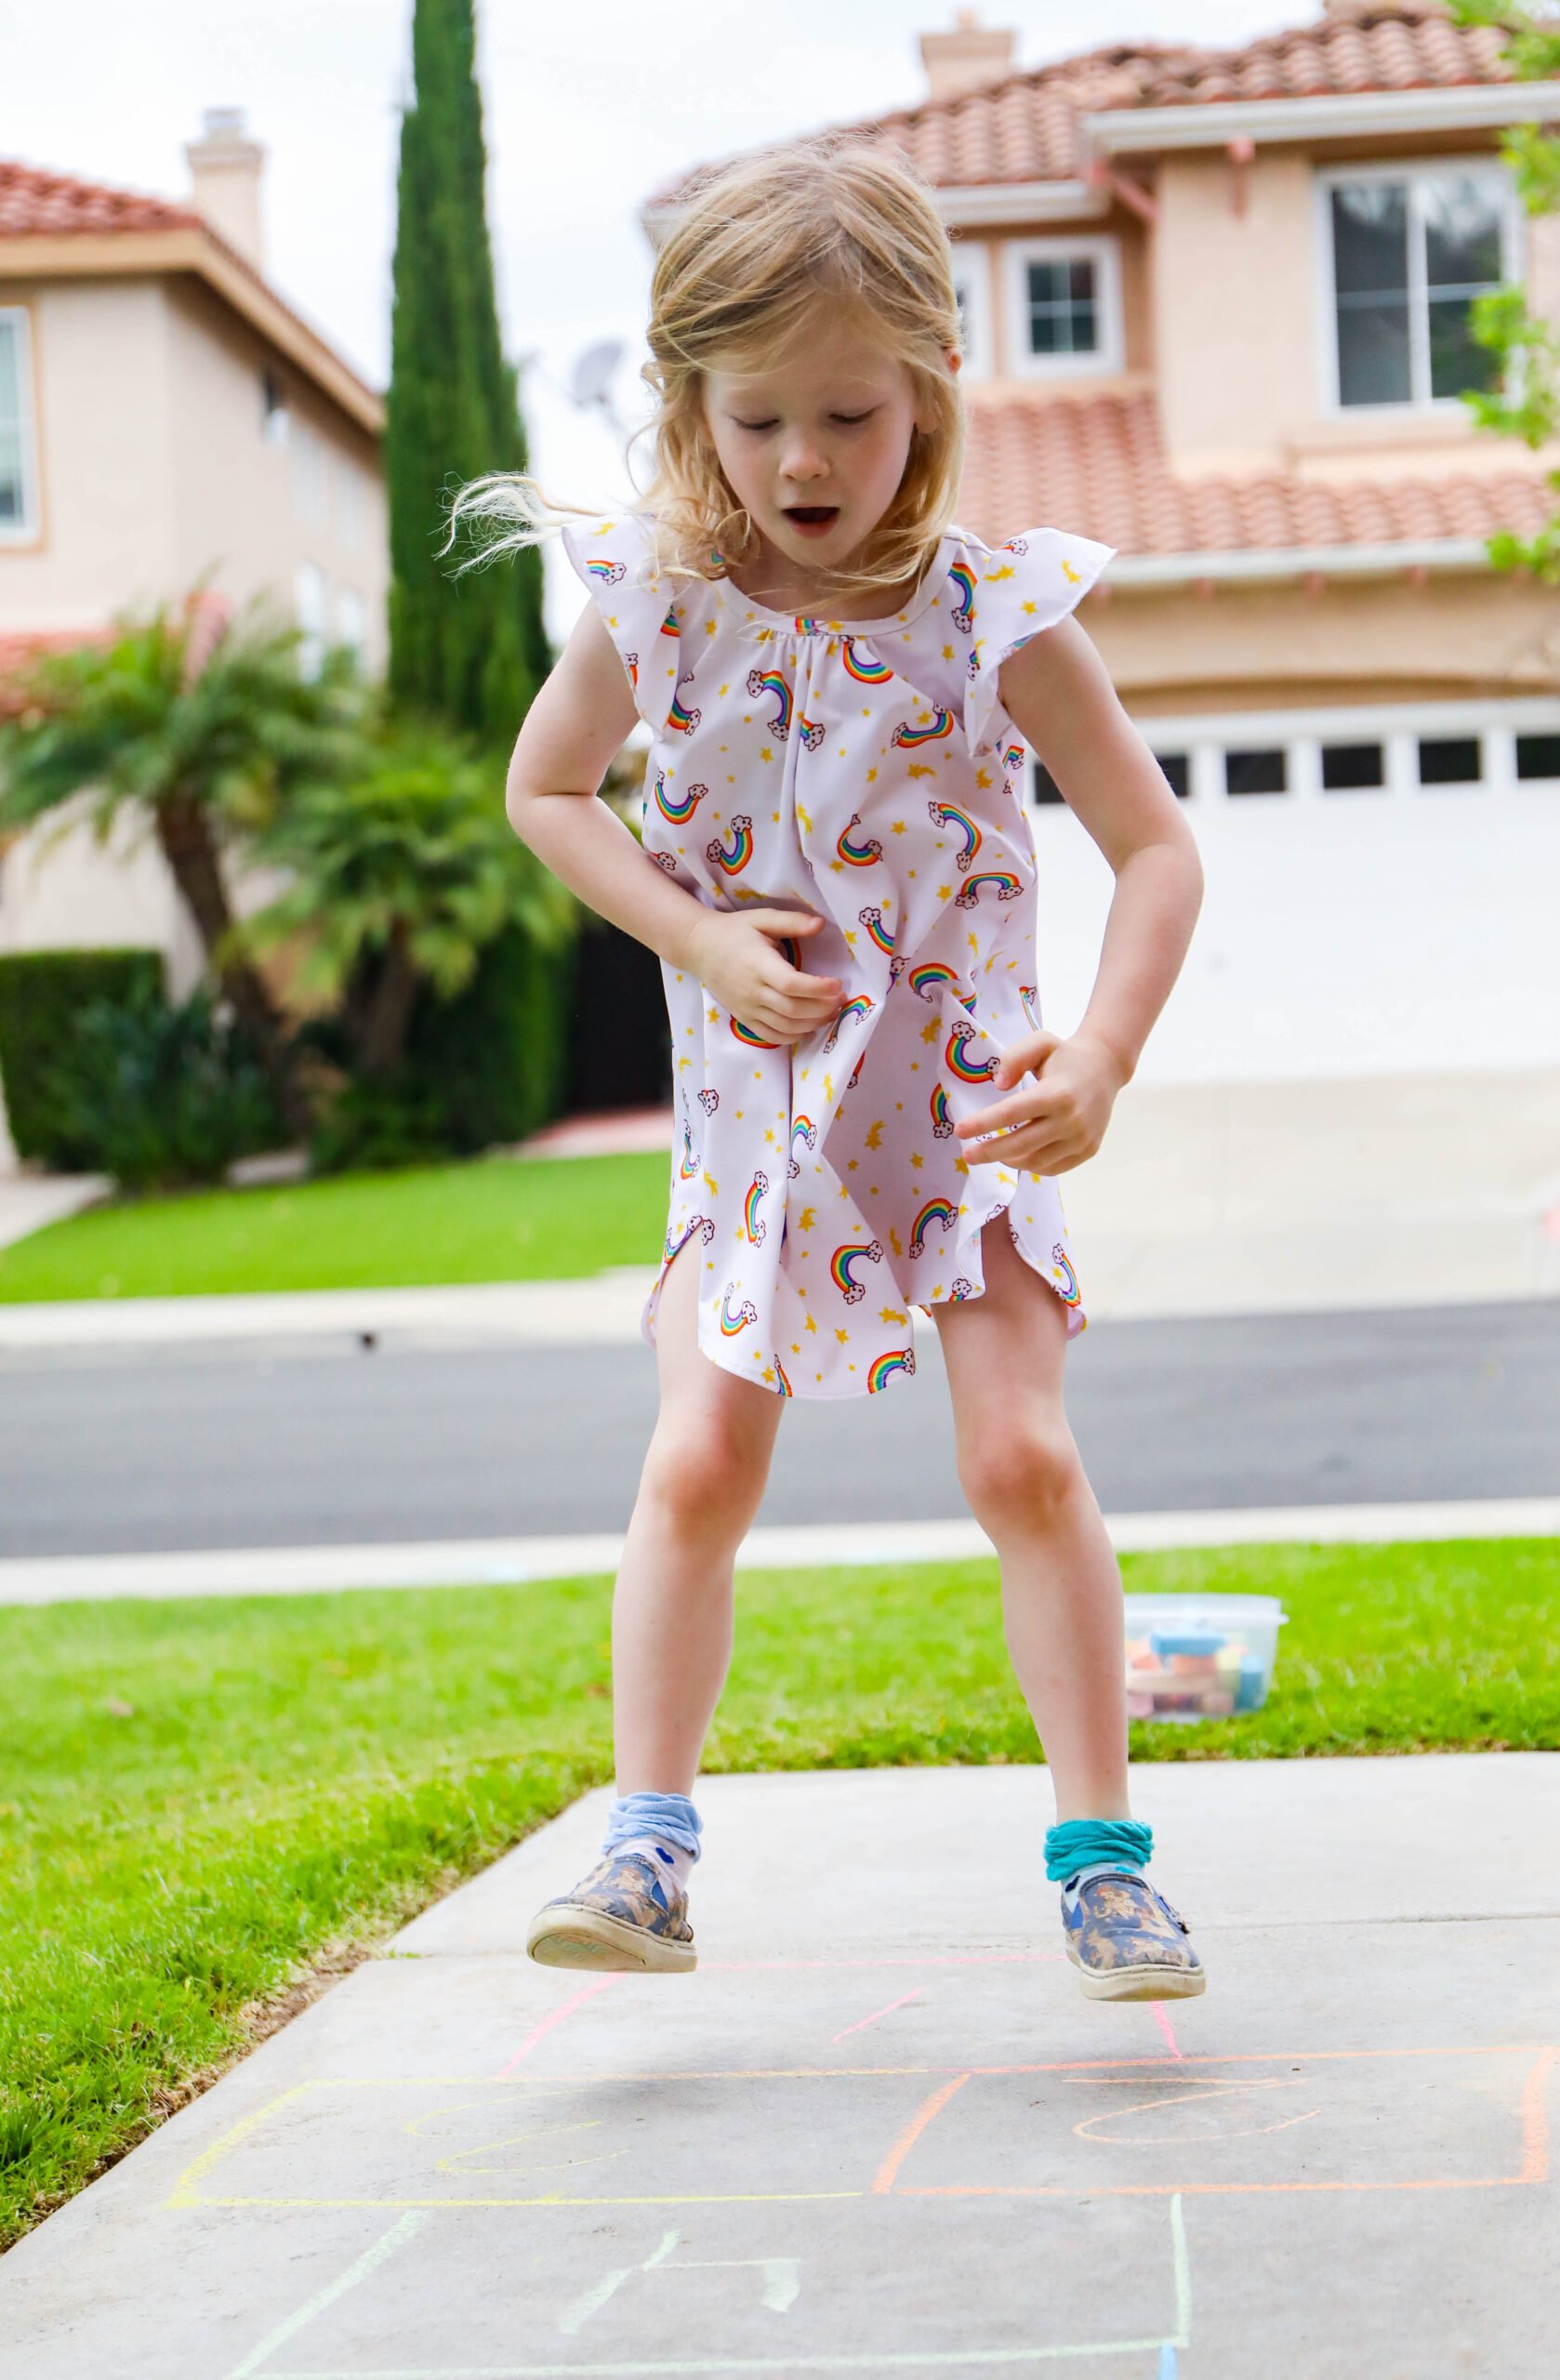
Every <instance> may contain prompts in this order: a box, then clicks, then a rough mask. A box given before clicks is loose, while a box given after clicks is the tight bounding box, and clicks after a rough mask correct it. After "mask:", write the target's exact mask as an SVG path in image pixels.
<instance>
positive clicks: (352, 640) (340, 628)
mask: <svg viewBox="0 0 1560 2380" xmlns="http://www.w3.org/2000/svg"><path fill="white" fill-rule="evenodd" d="M366 616H367V615H366V614H365V613H364V605H363V597H362V596H361V595H360V594H359V593H358V590H357V588H355V587H343V588H342V589H341V591H340V593H339V594H338V595H337V599H336V635H337V642H338V643H341V644H350V646H351V648H352V651H353V652H354V653H355V654H356V655H358V657H359V659H360V660H361V659H362V657H363V648H364V641H365V636H364V630H365V622H366Z"/></svg>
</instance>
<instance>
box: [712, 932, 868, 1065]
mask: <svg viewBox="0 0 1560 2380" xmlns="http://www.w3.org/2000/svg"><path fill="white" fill-rule="evenodd" d="M823 922H824V920H823V919H822V918H819V917H814V916H813V913H812V912H811V911H810V910H807V909H711V910H710V911H709V912H708V913H707V916H705V917H703V918H701V919H699V920H698V922H697V924H696V925H695V926H694V932H693V934H692V936H691V938H690V944H689V953H688V960H689V967H690V971H691V972H693V973H694V974H695V975H697V977H698V979H699V981H700V983H701V984H702V985H704V987H705V989H706V990H707V992H709V993H711V994H712V995H713V997H714V998H716V999H718V1000H719V1001H720V1003H721V1007H722V1008H724V1009H727V1010H729V1011H730V1012H731V1014H732V1015H733V1016H734V1017H735V1018H736V1019H737V1021H738V1023H739V1024H742V1025H749V1026H751V1027H752V1028H753V1030H754V1031H756V1032H759V1033H761V1034H762V1035H763V1036H764V1038H765V1039H766V1040H771V1041H800V1040H802V1039H803V1038H805V1036H806V1035H808V1034H809V1033H813V1032H816V1030H817V1028H818V1026H819V1025H826V1024H827V1023H828V1022H829V1020H830V1018H831V1017H832V1016H833V1015H834V1013H835V1012H836V1010H837V1009H838V1008H839V1003H840V999H841V998H842V996H843V993H844V988H845V987H844V985H843V984H842V983H841V982H840V981H839V977H838V975H809V974H808V973H807V972H805V971H804V970H803V969H801V968H798V967H793V966H792V965H791V964H790V962H789V960H788V959H787V958H786V956H785V953H784V952H783V951H780V950H777V949H776V948H775V946H774V943H775V941H777V940H778V939H779V938H780V937H781V936H782V935H794V936H795V937H796V938H797V939H798V940H799V941H800V940H801V939H802V938H803V937H805V936H806V935H809V934H813V933H816V932H818V931H819V930H820V928H821V927H822V925H823ZM772 936H773V940H772V939H771V937H772Z"/></svg>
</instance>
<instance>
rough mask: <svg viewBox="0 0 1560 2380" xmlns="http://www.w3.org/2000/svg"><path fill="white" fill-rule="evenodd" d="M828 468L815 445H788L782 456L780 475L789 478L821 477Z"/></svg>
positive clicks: (799, 479)
mask: <svg viewBox="0 0 1560 2380" xmlns="http://www.w3.org/2000/svg"><path fill="white" fill-rule="evenodd" d="M827 469H828V465H827V464H826V462H825V460H824V458H823V456H821V455H820V454H819V452H818V450H817V448H816V447H815V446H803V445H798V446H787V448H786V449H785V450H784V452H783V453H782V455H781V457H780V475H781V477H782V478H783V479H787V480H797V481H799V482H800V481H803V480H815V479H821V478H822V476H823V474H824V472H825V471H826V470H827Z"/></svg>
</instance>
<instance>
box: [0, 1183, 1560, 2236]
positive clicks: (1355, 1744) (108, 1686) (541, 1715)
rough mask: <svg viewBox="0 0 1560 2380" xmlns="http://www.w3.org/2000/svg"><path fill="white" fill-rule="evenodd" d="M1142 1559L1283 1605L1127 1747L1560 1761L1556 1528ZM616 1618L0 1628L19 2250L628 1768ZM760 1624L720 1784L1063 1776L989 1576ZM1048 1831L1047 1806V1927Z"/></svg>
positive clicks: (471, 1612) (484, 1598)
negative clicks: (427, 1914)
mask: <svg viewBox="0 0 1560 2380" xmlns="http://www.w3.org/2000/svg"><path fill="white" fill-rule="evenodd" d="M559 1170H560V1171H561V1172H562V1171H566V1170H568V1169H565V1168H562V1167H561V1168H560V1169H559ZM1122 1567H1123V1570H1124V1574H1125V1577H1126V1581H1127V1585H1128V1588H1129V1590H1130V1591H1132V1592H1139V1593H1141V1592H1145V1591H1158V1590H1165V1589H1171V1590H1174V1589H1203V1590H1207V1589H1210V1588H1220V1589H1250V1590H1260V1591H1264V1592H1267V1593H1275V1594H1278V1595H1280V1596H1282V1598H1283V1600H1284V1604H1285V1607H1286V1609H1287V1610H1288V1611H1289V1614H1290V1620H1289V1625H1288V1626H1287V1627H1286V1628H1284V1629H1283V1630H1281V1631H1280V1635H1279V1656H1278V1667H1277V1672H1276V1681H1275V1686H1274V1690H1273V1693H1272V1695H1271V1696H1270V1698H1269V1700H1268V1701H1267V1703H1266V1704H1265V1706H1264V1707H1263V1710H1261V1711H1260V1712H1252V1713H1249V1715H1247V1716H1245V1717H1243V1718H1238V1719H1226V1720H1214V1721H1207V1722H1202V1723H1199V1724H1197V1725H1196V1726H1165V1725H1157V1726H1155V1725H1144V1724H1142V1723H1137V1724H1134V1726H1133V1727H1132V1730H1131V1752H1132V1757H1133V1759H1134V1760H1136V1761H1150V1760H1223V1759H1257V1758H1263V1757H1279V1758H1287V1759H1301V1758H1313V1757H1315V1756H1318V1755H1325V1754H1328V1753H1337V1752H1382V1753H1387V1752H1419V1751H1424V1750H1435V1749H1447V1748H1453V1749H1466V1748H1500V1749H1504V1748H1507V1747H1511V1748H1521V1749H1538V1748H1542V1749H1548V1750H1555V1749H1560V1549H1557V1547H1556V1546H1555V1544H1554V1543H1553V1542H1552V1541H1550V1540H1542V1539H1531V1540H1527V1539H1524V1540H1509V1541H1506V1542H1492V1541H1487V1540H1474V1541H1469V1542H1459V1543H1451V1544H1443V1545H1389V1546H1363V1547H1362V1546H1320V1547H1318V1546H1298V1547H1290V1546H1286V1547H1272V1548H1256V1549H1252V1548H1250V1547H1238V1548H1233V1549H1220V1550H1216V1551H1212V1552H1198V1553H1184V1554H1128V1555H1126V1556H1124V1557H1123V1564H1122ZM610 1604H611V1588H610V1582H609V1581H608V1580H568V1581H565V1582H562V1583H553V1584H549V1585H545V1586H536V1585H529V1586H519V1587H487V1588H461V1589H448V1590H444V1591H434V1592H416V1593H352V1594H338V1595H310V1596H297V1597H293V1596H276V1597H272V1598H246V1599H244V1600H236V1599H235V1600H231V1601H229V1600H224V1599H212V1600H210V1601H205V1602H175V1603H166V1604H156V1603H139V1602H134V1603H133V1602H126V1603H117V1604H115V1603H104V1604H89V1603H84V1604H73V1605H59V1606H54V1607H43V1608H37V1609H28V1608H14V1607H13V1608H8V1609H0V1661H3V1664H4V1673H5V1676H6V1681H7V1725H6V1727H5V1730H4V1739H3V1741H0V1844H3V1846H4V1858H3V1860H0V2174H3V2175H4V2182H3V2189H0V2242H3V2241H9V2240H10V2239H13V2238H14V2237H15V2236H16V2235H17V2234H18V2233H19V2232H20V2231H21V2230H23V2229H25V2228H27V2227H28V2226H29V2225H30V2224H31V2223H33V2222H34V2221H36V2220H37V2219H38V2218H39V2217H40V2216H41V2215H43V2214H45V2213H46V2212H47V2210H48V2208H49V2207H50V2206H51V2205H53V2204H55V2203H57V2202H59V2199H60V2198H61V2197H63V2196H66V2195H68V2194H69V2193H70V2192H71V2191H72V2190H73V2189H76V2188H80V2186H81V2185H82V2183H83V2182H85V2181H86V2179H88V2178H89V2176H90V2175H92V2174H93V2173H94V2171H96V2170H98V2169H99V2167H100V2166H101V2165H102V2164H103V2163H104V2162H112V2159H113V2158H114V2157H115V2156H116V2155H118V2154H121V2153H122V2152H123V2151H124V2149H126V2147H128V2146H130V2145H131V2144H133V2143H134V2142H135V2141H136V2140H137V2139H139V2137H140V2136H141V2135H143V2134H144V2133H145V2132H146V2131H147V2130H148V2129H149V2128H150V2127H151V2126H152V2125H153V2124H154V2123H156V2122H159V2121H160V2120H161V2118H162V2117H163V2116H164V2115H165V2114H166V2113H167V2112H168V2111H169V2109H171V2108H172V2107H175V2106H177V2105H178V2104H181V2102H182V2100H183V2098H185V2097H187V2096H191V2094H192V2091H193V2090H194V2089H196V2088H198V2087H199V2086H200V2084H201V2083H202V2082H203V2081H205V2080H206V2079H209V2078H210V2077H211V2075H212V2074H213V2073H214V2072H215V2071H216V2070H217V2069H219V2068H220V2066H221V2065H222V2064H223V2063H224V2062H227V2061H231V2058H232V2057H233V2056H235V2055H237V2054H239V2053H241V2052H242V2051H243V2049H245V2047H246V2046H248V2045H249V2044H250V2043H252V2042H253V2041H254V2039H255V2038H256V2033H257V2030H258V2029H263V2026H264V2024H265V2022H266V2021H268V2019H267V2018H266V2016H265V2015H264V2014H263V2012H262V2013H261V2014H260V2015H259V2016H257V2011H256V2008H255V2003H257V2002H259V2001H261V2000H262V1999H263V1998H264V1996H265V1995H274V1994H277V1993H279V1992H285V1991H286V1990H288V1988H289V1987H290V1986H292V1985H295V1984H296V1983H297V1979H298V1978H299V1977H309V1976H310V1974H311V1973H312V1974H314V1975H315V1976H318V1975H319V1974H320V1973H321V1972H326V1973H328V1972H331V1971H334V1970H338V1969H339V1967H340V1966H341V1965H343V1964H350V1963H351V1961H352V1960H353V1958H354V1957H356V1956H358V1955H361V1953H362V1951H363V1950H364V1947H365V1946H368V1945H372V1944H374V1943H376V1942H379V1941H382V1940H383V1938H384V1937H385V1936H386V1934H387V1933H388V1932H389V1931H390V1929H391V1928H392V1927H393V1926H394V1925H395V1924H397V1923H398V1921H401V1920H403V1919H404V1918H406V1917H407V1916H409V1915H410V1914H411V1913H412V1911H415V1910H416V1909H419V1908H421V1907H422V1906H424V1905H425V1904H426V1903H427V1902H428V1901H429V1900H430V1899H431V1898H433V1897H435V1896H436V1895H438V1894H439V1893H441V1892H443V1891H444V1890H446V1889H447V1888H448V1887H449V1886H450V1885H451V1884H454V1883H455V1882H456V1880H457V1879H458V1878H460V1877H462V1876H465V1875H469V1874H470V1873H471V1872H472V1871H473V1870H475V1869H477V1868H480V1867H481V1866H483V1863H484V1862H485V1861H487V1860H490V1859H492V1858H494V1857H495V1856H496V1854H497V1853H499V1852H500V1851H502V1850H503V1849H504V1847H505V1846H506V1845H509V1844H512V1843H514V1842H516V1841H517V1840H518V1839H519V1838H520V1837H521V1836H522V1835H523V1834H525V1833H526V1832H527V1831H529V1830H531V1829H532V1828H534V1827H535V1826H538V1825H539V1824H540V1823H541V1822H542V1821H543V1820H544V1819H546V1818H551V1817H553V1816H554V1815H555V1814H556V1813H557V1812H558V1811H559V1810H561V1809H562V1807H563V1806H564V1805H566V1804H567V1803H568V1802H570V1801H571V1800H572V1799H574V1797H575V1795H576V1794H578V1793H579V1792H582V1791H584V1790H585V1789H586V1788H587V1787H588V1786H590V1785H595V1784H601V1783H604V1782H607V1781H609V1780H610V1778H611V1775H612V1758H611V1694H610V1683H609V1647H608V1627H609V1616H610ZM738 1606H739V1610H738V1635H737V1651H736V1659H735V1662H734V1668H733V1671H732V1675H731V1679H730V1682H729V1684H728V1686H727V1690H726V1694H725V1697H724V1699H723V1701H722V1703H721V1710H720V1712H719V1715H718V1717H717V1720H716V1724H715V1728H714V1732H713V1735H712V1737H711V1739H710V1743H709V1747H708V1751H707V1758H706V1762H705V1765H706V1768H707V1769H708V1770H711V1771H714V1770H730V1769H764V1768H771V1769H773V1768H814V1767H871V1766H880V1765H890V1764H904V1763H916V1764H923V1765H937V1764H940V1763H946V1762H987V1761H1029V1760H1033V1759H1035V1758H1036V1757H1037V1748H1036V1744H1035V1739H1034V1735H1033V1731H1032V1729H1031V1727H1030V1726H1029V1722H1028V1719H1027V1716H1026V1714H1025V1711H1024V1708H1023V1705H1022V1704H1021V1702H1020V1701H1019V1699H1018V1696H1017V1692H1016V1689H1015V1687H1014V1686H1013V1683H1012V1678H1011V1673H1010V1671H1009V1669H1008V1664H1007V1658H1006V1654H1005V1652H1004V1650H1003V1646H1002V1641H1001V1634H1000V1625H999V1619H998V1601H997V1591H996V1571H995V1565H994V1564H993V1563H991V1562H990V1561H984V1562H969V1563H958V1564H952V1565H937V1566H928V1567H919V1568H905V1567H896V1568H892V1569H840V1570H809V1571H803V1572H800V1573H794V1574H789V1575H777V1574H775V1575H770V1574H765V1575H754V1574H744V1575H743V1576H742V1577H741V1579H740V1581H739V1589H738ZM1050 1818H1051V1807H1050V1795H1049V1791H1048V1790H1047V1789H1045V1788H1044V1787H1043V1785H1042V1787H1041V1788H1040V1789H1039V1790H1038V1791H1037V1794H1036V1798H1035V1839H1034V1843H1033V1845H1032V1846H1031V1850H1032V1854H1033V1859H1032V1866H1033V1873H1034V1878H1035V1922H1036V1925H1037V1928H1038V1929H1039V1930H1040V1931H1041V1932H1043V1931H1044V1929H1045V1928H1046V1927H1047V1926H1048V1925H1049V1924H1051V1923H1052V1919H1053V1907H1052V1903H1053V1898H1054V1897H1053V1895H1051V1892H1050V1889H1049V1888H1048V1887H1047V1886H1046V1885H1045V1884H1044V1882H1043V1875H1044V1869H1043V1862H1042V1858H1041V1852H1040V1834H1041V1832H1042V1831H1043V1829H1044V1827H1045V1826H1046V1825H1047V1824H1048V1823H1049V1821H1050ZM1163 1850H1164V1854H1165V1864H1166V1870H1167V1873H1168V1872H1169V1871H1170V1869H1172V1868H1173V1866H1174V1861H1175V1846H1174V1845H1173V1844H1170V1843H1166V1844H1165V1845H1163ZM568 1881H570V1879H567V1878H560V1879H559V1883H560V1884H563V1883H567V1882H568ZM695 1922H696V1921H695Z"/></svg>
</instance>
